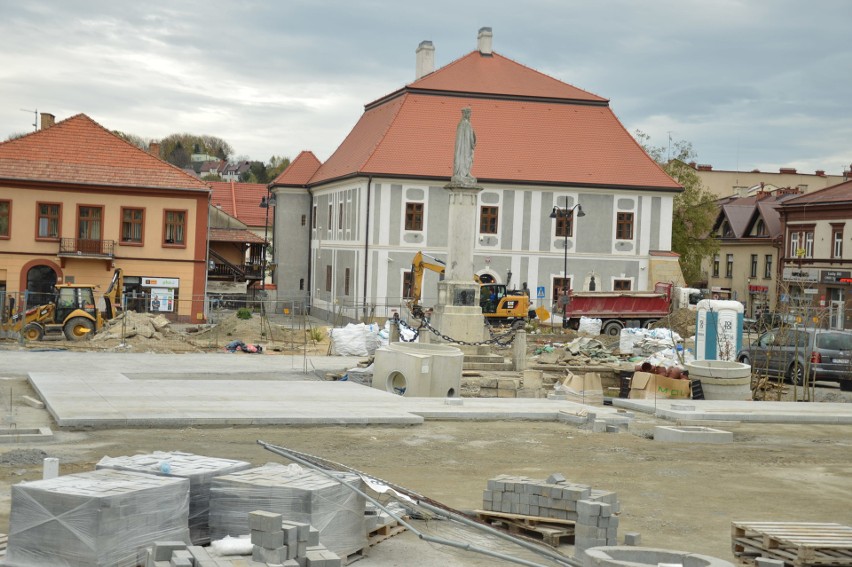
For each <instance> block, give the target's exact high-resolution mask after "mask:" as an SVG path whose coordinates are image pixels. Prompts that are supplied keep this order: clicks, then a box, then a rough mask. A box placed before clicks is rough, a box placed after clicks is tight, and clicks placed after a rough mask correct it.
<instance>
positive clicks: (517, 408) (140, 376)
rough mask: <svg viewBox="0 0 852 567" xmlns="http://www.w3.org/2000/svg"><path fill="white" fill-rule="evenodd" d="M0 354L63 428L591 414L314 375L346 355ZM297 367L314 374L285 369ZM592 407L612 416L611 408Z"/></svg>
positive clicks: (557, 405)
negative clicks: (413, 392)
mask: <svg viewBox="0 0 852 567" xmlns="http://www.w3.org/2000/svg"><path fill="white" fill-rule="evenodd" d="M7 354H12V355H13V356H10V357H8V358H7V356H6V355H7ZM3 357H4V363H6V362H7V360H8V361H9V365H8V367H7V368H6V369H4V370H5V371H8V372H9V373H12V374H14V373H15V372H21V373H23V374H24V375H26V374H27V372H28V374H29V381H30V383H31V384H32V385H33V388H34V389H35V390H36V392H37V393H38V395H39V397H40V398H41V399H42V400H44V401H45V405H46V407H47V410H48V411H49V412H50V414H51V415H52V416H53V418H54V419H55V420H56V422H57V424H58V425H59V426H60V427H72V428H113V427H115V428H118V427H186V426H191V425H272V424H275V425H322V424H333V425H346V424H358V425H366V424H390V425H416V424H420V423H422V422H423V420H424V419H436V420H462V419H463V420H473V421H493V420H507V419H516V420H537V421H557V420H558V419H559V415H560V413H562V414H581V413H583V412H585V411H588V410H590V409H592V408H589V407H588V406H583V405H581V404H579V403H575V402H569V401H554V400H546V399H537V398H523V399H516V398H511V399H503V398H491V399H479V398H465V399H464V401H463V403H462V405H454V404H447V403H446V399H445V398H406V397H402V396H397V395H394V394H391V393H389V392H383V391H381V390H378V389H375V388H370V387H367V386H362V385H360V384H356V383H353V382H348V381H342V382H341V381H337V382H332V381H325V380H320V379H319V378H317V376H316V373H317V372H319V373H321V374H322V375H323V376H324V375H325V372H340V371H342V370H345V369H346V368H351V367H354V366H355V365H356V364H357V362H358V361H359V360H360V359H358V358H347V357H311V358H308V359H306V358H304V357H288V356H276V355H270V356H266V355H258V356H254V355H225V354H222V355H220V354H214V355H158V354H134V353H119V354H112V353H67V352H41V353H32V352H25V353H18V352H11V353H7V352H4V353H3ZM294 359H298V360H294ZM243 363H245V364H243ZM297 365H301V366H303V367H304V366H307V367H309V368H313V369H317V370H316V372H307V373H306V372H304V371H301V370H290V368H292V367H294V366H297ZM58 368H61V369H62V370H61V371H57V369H58ZM205 376H209V377H210V379H205ZM594 411H595V412H596V413H598V414H606V415H613V416H614V415H615V414H616V412H617V410H616V409H615V408H594Z"/></svg>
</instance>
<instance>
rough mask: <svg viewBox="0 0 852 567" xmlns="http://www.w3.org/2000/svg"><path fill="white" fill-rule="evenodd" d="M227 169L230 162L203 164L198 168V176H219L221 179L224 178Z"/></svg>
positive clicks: (208, 162) (221, 161)
mask: <svg viewBox="0 0 852 567" xmlns="http://www.w3.org/2000/svg"><path fill="white" fill-rule="evenodd" d="M226 167H228V162H226V161H225V160H215V161H205V162H201V164H200V165H199V167H198V176H199V177H204V176H205V175H218V176H219V177H222V174H223V173H224V172H225V168H226Z"/></svg>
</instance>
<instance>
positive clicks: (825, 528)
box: [731, 522, 852, 567]
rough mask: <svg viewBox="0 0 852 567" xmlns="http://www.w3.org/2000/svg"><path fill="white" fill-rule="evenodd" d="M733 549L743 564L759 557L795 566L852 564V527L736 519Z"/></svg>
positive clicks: (851, 565) (733, 524)
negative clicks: (738, 520) (740, 520)
mask: <svg viewBox="0 0 852 567" xmlns="http://www.w3.org/2000/svg"><path fill="white" fill-rule="evenodd" d="M731 549H732V551H733V553H734V556H735V557H737V558H738V559H739V560H740V562H741V563H746V564H747V563H751V562H753V560H754V558H755V557H769V558H771V559H779V560H781V561H784V563H786V564H788V565H792V566H793V567H818V566H829V567H852V527H849V526H844V525H842V524H832V523H819V522H732V525H731Z"/></svg>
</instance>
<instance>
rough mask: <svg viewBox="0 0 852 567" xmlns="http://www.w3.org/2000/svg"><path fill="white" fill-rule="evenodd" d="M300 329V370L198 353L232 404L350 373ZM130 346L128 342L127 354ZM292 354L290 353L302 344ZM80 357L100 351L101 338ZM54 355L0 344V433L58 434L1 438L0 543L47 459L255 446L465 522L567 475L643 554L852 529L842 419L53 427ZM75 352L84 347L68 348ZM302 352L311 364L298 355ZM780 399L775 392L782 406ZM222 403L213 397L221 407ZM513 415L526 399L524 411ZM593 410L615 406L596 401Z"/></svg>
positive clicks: (64, 464) (425, 547)
mask: <svg viewBox="0 0 852 567" xmlns="http://www.w3.org/2000/svg"><path fill="white" fill-rule="evenodd" d="M300 332H301V334H300V335H299V338H300V339H301V340H302V344H303V345H305V344H309V345H310V346H309V347H307V348H309V349H311V351H312V352H311V353H306V354H305V358H304V361H305V365H304V366H303V365H302V364H301V362H299V363H298V364H297V362H294V361H300V360H302V359H300V358H299V356H298V354H297V356H295V357H293V356H286V357H284V356H280V357H279V356H276V355H277V354H281V353H283V351H284V349H282V350H280V351H276V350H274V349H267V351H266V354H264V355H252V354H233V355H231V354H225V353H223V352H222V349H223V346H224V344H218V345H216V346H215V347H212V348H208V350H207V353H208V355H207V356H209V357H210V359H211V360H212V361H213V362H214V363H215V362H217V361H219V360H226V359H228V360H229V361H230V360H237V361H240V363H242V364H243V365H244V366H245V368H244V372H243V373H240V372H234V373H233V376H231V377H230V378H229V379H230V380H237V381H241V380H244V382H245V388H244V389H242V388H240V389H236V390H235V391H234V392H233V394H232V395H233V399H234V400H240V399H241V398H243V397H244V396H245V395H247V393H249V392H251V381H254V380H257V379H258V378H262V377H263V375H264V374H267V373H274V372H281V371H282V368H281V367H282V366H285V360H286V366H287V368H284V369H283V370H287V372H288V373H290V372H295V373H297V374H298V373H299V372H304V370H306V369H307V370H308V372H307V373H306V374H305V377H307V378H309V379H311V380H314V381H319V380H320V375H321V374H323V373H324V372H325V365H326V364H328V365H329V366H328V368H332V367H338V368H339V369H340V370H341V371H342V370H344V369H345V368H346V367H348V365H349V364H351V362H352V360H351V359H346V360H343V359H340V360H338V359H335V358H333V357H332V358H329V357H324V356H321V357H318V358H314V357H313V356H309V355H312V354H314V353H315V354H317V355H324V354H325V353H326V351H327V349H328V343H327V339H323V340H317V341H314V340H313V339H310V338H307V339H306V337H307V334H306V333H308V332H309V331H308V330H307V329H303V330H300ZM193 334H195V333H193ZM225 338H239V339H240V340H243V341H245V342H247V343H248V342H252V339H255V338H256V339H262V338H264V337H263V336H262V335H261V334H258V335H257V336H256V337H254V336H245V335H244V334H240V336H238V337H237V336H235V335H234V334H230V335H228V334H226V333H221V336H220V339H217V341H220V342H221V341H224V339H225ZM530 339H531V340H530V345H529V347H530V353H531V357H530V361H531V362H535V357H534V356H533V355H532V353H533V352H534V350H535V349H536V348H538V347H537V346H536V344H537V343H536V341H537V340H538V341H541V342H539V343H538V346H539V347H540V346H541V344H544V342H547V339H544V338H541V337H539V338H536V337H535V336H533V335H530ZM103 340H105V339H103ZM109 340H112V339H109ZM131 340H132V339H126V340H125V341H124V342H125V345H126V344H127V343H129V342H130V341H131ZM153 340H154V341H159V339H153ZM119 341H120V339H119ZM551 341H552V339H551ZM137 342H138V343H140V344H141V343H143V341H141V340H139V341H137ZM144 342H146V343H150V342H152V341H151V340H148V341H144ZM179 342H185V341H181V340H174V343H175V344H178V343H179ZM292 342H293V344H294V345H295V343H296V342H297V340H295V339H294V340H293V341H292ZM85 347H86V348H89V349H93V350H99V349H100V347H99V346H98V344H97V341H91V342H90V344H87V345H85ZM64 348H67V347H66V345H64V344H61V343H44V344H41V345H38V346H36V347H32V346H29V347H21V346H20V345H18V344H16V343H14V342H6V343H3V344H0V378H2V380H0V399H2V407H3V409H2V413H3V415H4V429H5V430H7V431H8V430H10V429H14V428H17V429H20V430H24V429H33V428H38V427H44V426H47V427H51V428H52V429H53V438H52V439H49V440H44V441H34V442H33V441H27V442H24V441H21V440H15V439H14V438H11V439H7V440H6V443H5V444H4V445H0V484H2V490H0V531H2V532H4V533H8V531H9V529H8V528H9V526H8V521H9V509H10V497H9V489H10V486H11V485H13V484H15V483H19V482H23V481H31V480H37V479H39V478H41V475H42V461H43V459H44V458H45V457H57V458H59V460H60V472H61V474H69V473H73V472H81V471H89V470H93V469H94V466H95V463H97V462H98V461H99V460H100V459H101V458H102V457H104V456H106V455H109V456H121V455H132V454H136V453H140V452H143V453H147V452H151V451H170V450H180V451H187V452H191V453H196V454H201V455H208V456H212V457H224V458H231V459H242V460H247V461H250V462H252V463H254V464H257V465H260V464H263V463H266V462H269V461H281V459H280V458H279V457H277V456H276V455H274V454H272V453H270V452H268V451H265V450H264V449H262V448H261V447H260V446H259V445H257V443H256V441H257V440H264V441H267V442H269V443H273V444H276V445H281V446H285V447H290V448H294V449H297V450H300V451H304V452H308V453H312V454H315V455H319V456H322V457H325V458H328V459H331V460H334V461H338V462H341V463H345V464H347V465H349V466H352V467H355V468H357V469H360V470H363V471H365V472H367V473H370V474H373V475H375V476H377V477H380V478H383V479H386V480H388V481H391V482H394V483H396V484H399V485H401V486H404V487H406V488H408V489H410V490H413V491H417V492H419V493H421V494H423V495H425V496H428V497H430V498H432V499H434V500H438V501H440V502H442V503H444V504H447V505H449V506H452V507H455V508H458V509H462V510H473V509H477V508H480V507H481V505H482V491H483V490H484V488H485V485H486V481H487V480H488V479H489V478H492V477H494V476H497V475H499V474H515V475H525V476H528V477H532V478H546V477H547V476H549V475H550V474H551V473H561V474H563V475H564V476H565V477H566V478H567V479H568V480H570V481H572V482H577V483H584V484H588V485H590V486H592V487H594V488H599V489H605V490H612V491H615V492H617V493H618V496H619V500H620V501H621V504H622V513H621V524H620V527H619V534H621V536H622V537H623V534H624V533H626V532H639V533H641V537H642V544H643V545H646V546H652V547H661V548H667V549H676V550H684V551H690V552H695V553H704V554H708V555H712V556H716V557H720V558H722V559H726V560H729V561H733V560H734V558H733V556H732V554H731V522H732V521H740V522H760V521H777V522H784V521H787V522H837V523H841V524H845V525H852V507H850V506H849V502H852V457H850V455H851V454H852V425H850V424H848V423H846V424H832V425H828V424H813V423H808V422H807V421H803V422H802V423H747V422H738V421H724V422H713V423H710V424H708V425H709V426H711V427H715V428H717V429H723V430H726V431H732V432H733V434H734V441H733V443H730V444H719V445H715V444H689V443H684V444H680V443H678V444H674V443H671V444H667V443H661V442H659V441H654V440H653V438H652V437H653V428H654V426H655V425H672V424H673V422H672V421H667V420H661V419H658V418H655V417H654V416H653V415H649V414H643V413H639V412H636V416H635V419H634V424H633V425H632V426H631V428H630V430H629V431H621V432H617V433H612V432H611V433H593V432H592V430H591V429H590V428H587V427H580V426H577V425H572V424H569V423H563V422H559V421H530V420H506V419H501V418H499V416H497V417H495V419H493V420H487V421H481V420H474V421H468V420H464V421H462V420H449V421H448V420H438V419H427V420H425V421H424V422H422V423H421V424H419V425H347V426H339V425H333V424H326V425H317V426H283V425H266V426H225V425H210V426H198V425H195V426H189V427H179V426H170V427H158V426H156V425H155V426H153V427H142V426H140V427H132V428H108V429H89V428H82V429H81V428H59V427H58V426H57V424H56V422H55V420H54V419H53V418H52V416H51V415H50V413H49V412H48V411H47V410H46V409H39V408H36V407H32V406H30V405H28V404H26V403H23V402H22V400H23V397H24V396H30V397H33V398H37V397H38V394H37V392H36V391H35V390H34V389H33V388H32V386H31V385H30V383H29V381H28V379H27V374H28V373H29V371H30V369H28V368H25V367H23V366H33V367H34V368H32V370H34V371H38V372H60V373H61V372H63V371H68V372H80V371H81V370H80V367H78V366H76V365H77V364H78V363H77V362H74V363H73V364H71V363H68V364H65V363H63V362H62V361H63V359H67V360H72V359H75V360H76V359H77V357H76V356H74V357H69V356H65V352H66V351H63V350H62V349H64ZM71 348H72V350H76V349H77V348H80V347H79V345H72V347H71ZM194 348H197V347H194ZM302 348H303V351H302V352H305V351H304V349H305V348H306V347H304V346H303V347H302ZM126 350H128V349H127V348H126V346H124V347H122V346H121V342H118V343H117V344H116V345H114V346H109V347H107V348H105V349H103V350H102V352H112V353H115V354H114V355H112V356H109V357H106V358H103V359H102V360H107V359H109V360H116V359H118V360H120V354H121V353H123V352H126ZM133 350H137V348H134V349H133ZM152 350H153V351H154V352H158V351H157V350H156V349H152V348H147V349H146V348H143V347H138V350H137V351H141V352H151V351H152ZM22 351H24V352H25V353H26V355H27V356H28V357H34V358H32V359H29V360H38V362H37V363H33V362H27V363H26V365H23V366H22V365H21V364H20V363H19V362H18V361H20V360H22V358H21V357H20V356H15V355H14V354H13V353H21V352H22ZM38 351H46V352H38ZM165 352H180V351H172V350H168V351H165ZM184 352H186V351H184ZM295 352H296V353H298V351H295ZM291 353H293V351H291ZM7 354H8V355H9V356H6V355H7ZM183 356H184V355H181V354H174V355H165V356H156V357H151V360H152V361H153V360H157V361H161V362H158V364H159V365H160V366H152V365H147V367H145V368H124V369H123V371H124V372H129V373H133V372H138V373H142V372H144V373H148V374H151V375H156V374H162V375H166V374H172V373H174V372H176V371H177V370H176V368H177V366H176V362H175V361H180V360H182V359H183ZM116 357H117V358H116ZM236 357H240V358H236ZM128 359H132V357H128ZM4 360H5V361H8V363H4ZM95 360H99V357H92V361H95ZM186 360H188V359H186ZM12 361H16V362H14V364H13V363H12ZM320 361H322V362H320ZM110 364H118V363H116V362H111V363H110ZM223 366H224V365H223ZM104 367H108V365H107V364H106V363H104V364H94V363H93V364H91V365H90V370H92V371H97V370H102V369H103V368H104ZM292 367H295V368H292ZM107 369H109V368H107ZM83 371H85V369H84V370H83ZM199 371H203V370H199ZM223 371H227V370H223ZM554 372H555V373H556V374H561V373H562V372H563V371H561V370H559V369H555V370H554ZM510 374H511V373H501V374H500V375H501V376H506V375H510ZM352 386H353V387H355V385H354V384H353V385H352ZM789 390H790V388H787V389H785V391H786V395H789ZM816 394H817V395H816V399H817V400H821V399H823V400H829V401H830V402H832V403H827V404H825V405H824V407H825V408H826V409H828V408H829V407H832V406H837V404H838V403H843V402H849V401H852V398H850V396H848V393H845V392H840V391H839V390H838V389H837V388H836V387H834V386H827V387H819V388H817V389H816ZM228 401H229V400H223V403H228ZM545 401H546V400H539V402H545ZM187 403H191V400H187ZM306 403H307V402H306ZM312 403H314V404H316V405H317V407H319V406H321V405H322V404H323V403H324V400H323V399H322V398H321V397H318V398H317V399H316V400H314V401H313V402H312ZM518 403H524V402H523V400H520V399H519V400H518ZM755 403H757V402H755ZM791 404H792V405H793V406H795V405H799V404H800V403H795V402H791ZM809 405H810V404H809ZM308 410H309V408H308ZM588 411H591V412H595V411H600V412H604V411H615V410H614V409H613V408H611V407H607V408H604V407H602V406H595V405H590V406H589V407H588ZM690 423H691V424H692V425H695V423H693V422H690ZM620 539H621V538H620ZM568 551H569V552H570V548H569V549H568ZM361 564H362V565H364V566H365V567H367V566H368V565H377V566H392V565H413V564H417V565H427V566H428V565H443V566H452V565H494V564H499V563H497V562H495V561H494V560H493V559H489V558H485V557H479V556H472V555H470V554H460V553H459V552H449V551H447V550H445V549H443V548H440V547H438V546H435V545H431V544H426V543H423V542H421V541H418V540H416V538H414V537H413V536H412V535H411V534H402V535H399V536H395V537H392V538H390V539H388V540H387V541H384V542H382V543H381V544H379V545H377V546H376V547H375V548H374V549H373V550H371V553H370V556H369V557H368V558H366V559H363V560H362V562H361Z"/></svg>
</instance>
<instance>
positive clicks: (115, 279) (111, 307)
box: [103, 268, 124, 321]
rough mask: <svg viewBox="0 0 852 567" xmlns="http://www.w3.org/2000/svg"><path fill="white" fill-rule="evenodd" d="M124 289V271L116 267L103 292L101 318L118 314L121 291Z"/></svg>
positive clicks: (108, 318) (109, 317)
mask: <svg viewBox="0 0 852 567" xmlns="http://www.w3.org/2000/svg"><path fill="white" fill-rule="evenodd" d="M123 291H124V272H123V271H122V269H121V268H116V269H115V272H114V273H113V274H112V281H111V282H110V284H109V288H108V289H107V290H106V293H104V303H105V304H106V306H105V308H104V313H103V318H104V319H105V320H107V321H109V320H110V319H112V318H114V317H115V316H117V315H118V312H119V311H120V310H121V304H122V293H123Z"/></svg>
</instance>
